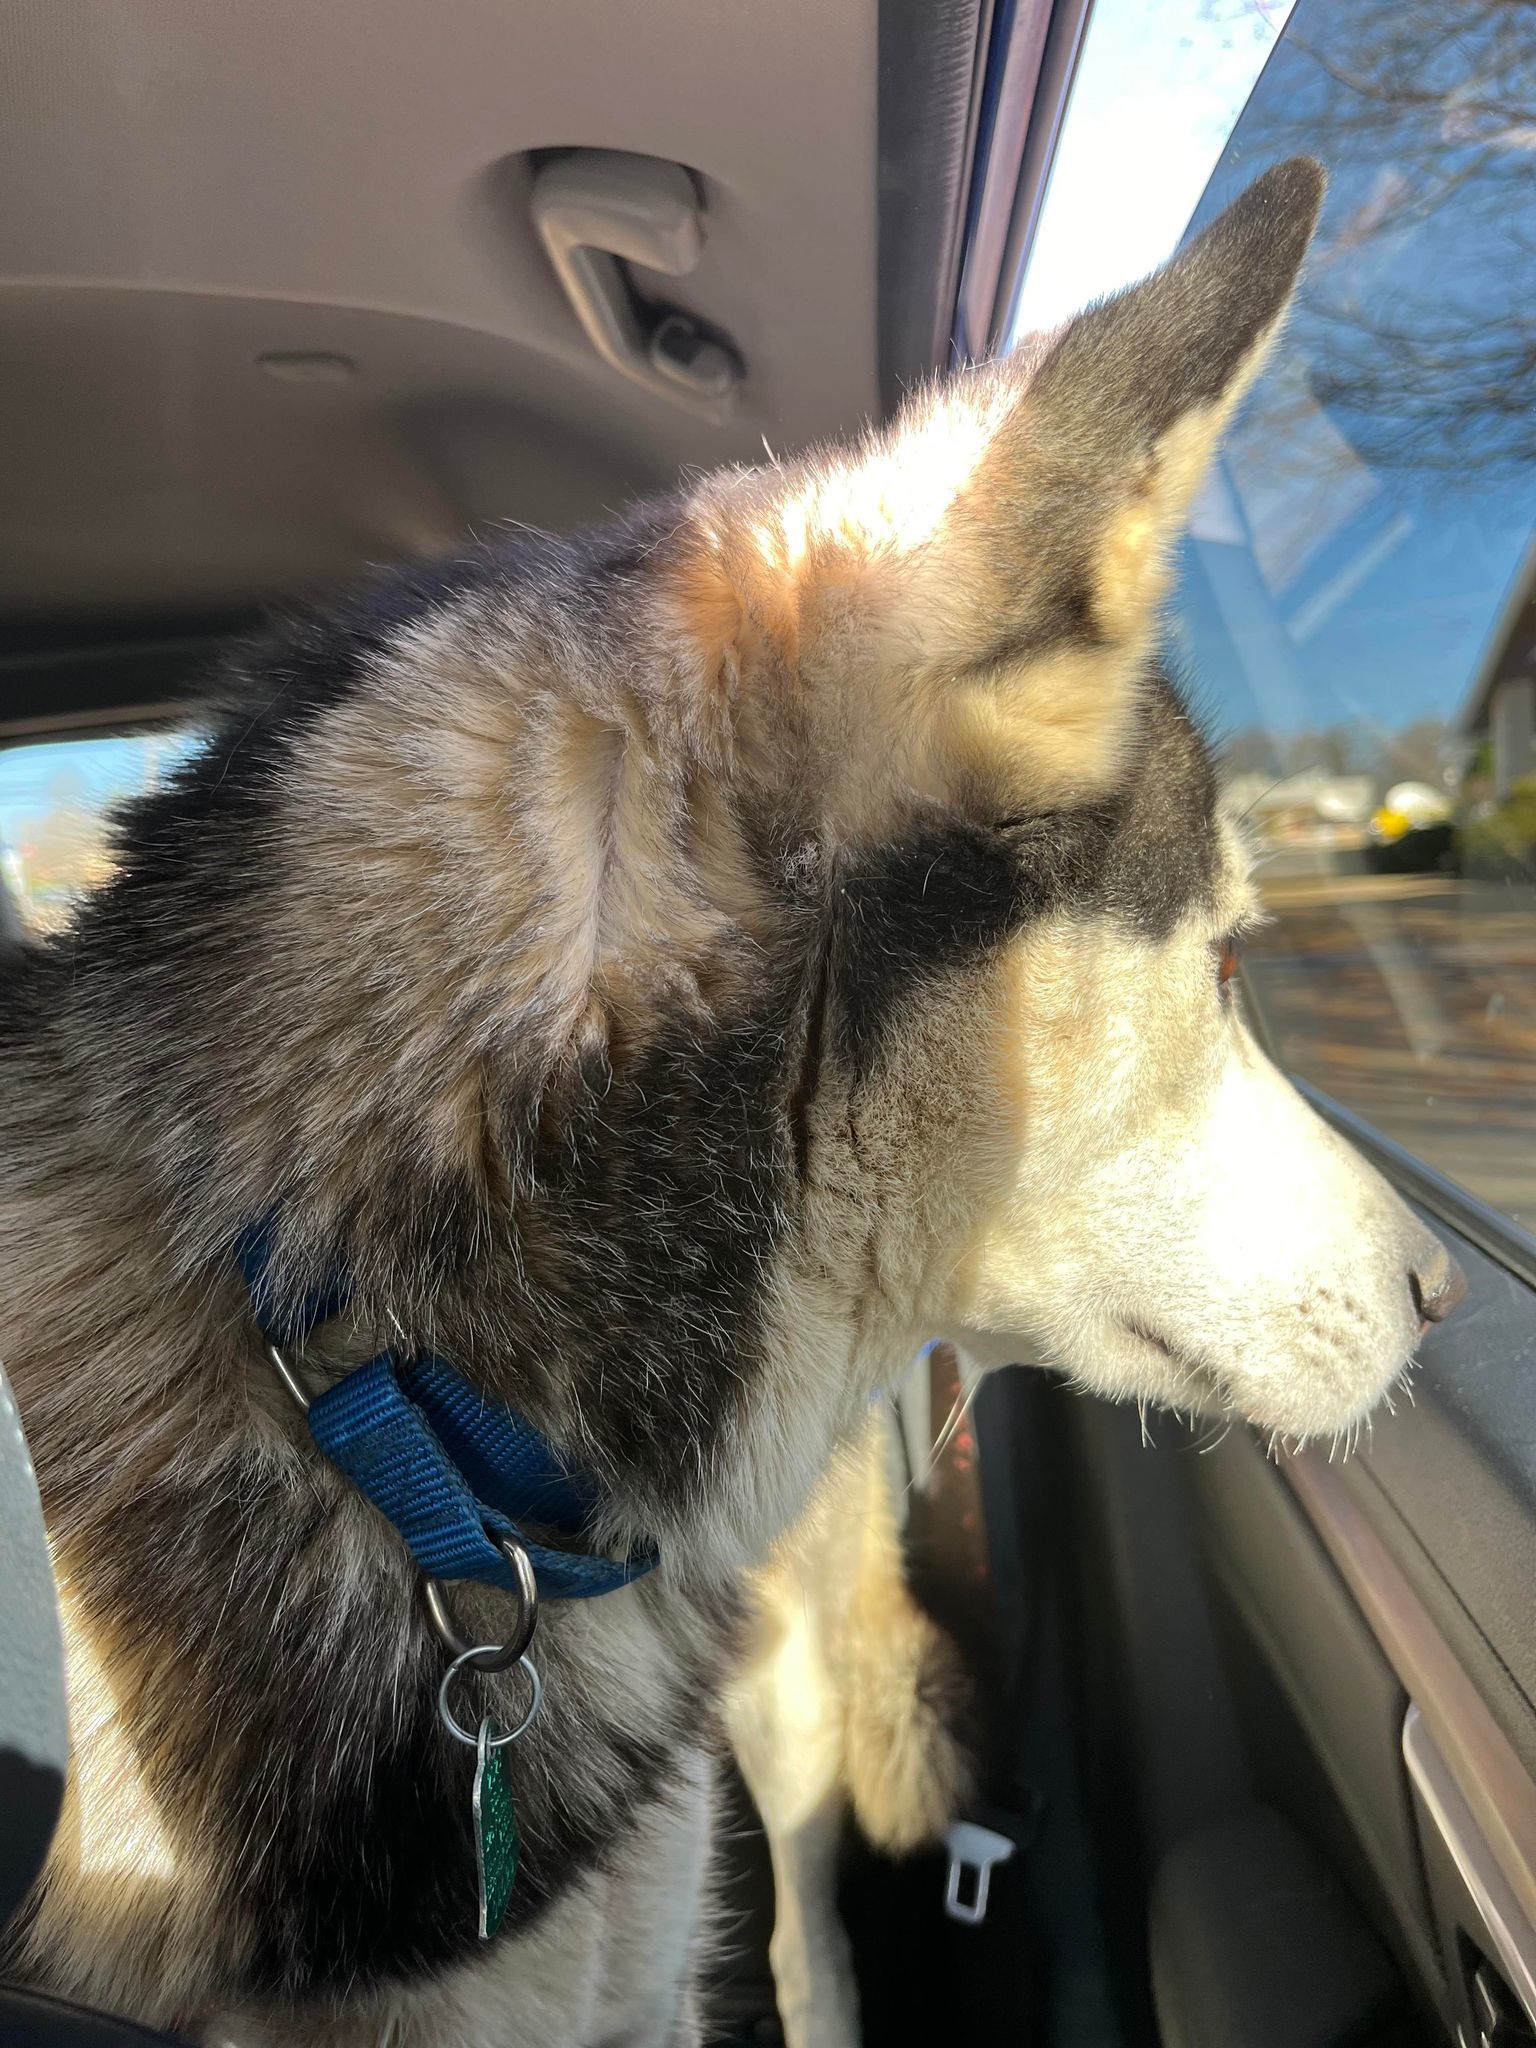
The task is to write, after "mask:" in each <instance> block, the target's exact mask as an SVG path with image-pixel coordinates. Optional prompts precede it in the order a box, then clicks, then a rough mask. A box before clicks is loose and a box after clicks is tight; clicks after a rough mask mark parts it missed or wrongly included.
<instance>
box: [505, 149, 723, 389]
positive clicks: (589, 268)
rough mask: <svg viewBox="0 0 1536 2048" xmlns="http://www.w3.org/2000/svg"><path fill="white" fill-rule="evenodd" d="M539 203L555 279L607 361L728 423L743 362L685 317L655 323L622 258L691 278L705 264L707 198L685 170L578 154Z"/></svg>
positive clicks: (553, 171)
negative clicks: (703, 202) (703, 201)
mask: <svg viewBox="0 0 1536 2048" xmlns="http://www.w3.org/2000/svg"><path fill="white" fill-rule="evenodd" d="M531 205H532V211H533V221H534V226H535V227H536V228H537V229H538V231H539V236H540V239H541V240H542V241H543V244H544V247H545V249H546V250H547V251H548V252H549V260H550V262H551V263H552V264H553V265H554V266H555V275H556V276H557V277H558V278H559V280H560V282H561V285H562V286H563V287H564V289H565V295H566V297H567V298H568V299H569V300H570V302H571V309H572V311H573V312H574V313H575V315H576V317H577V319H578V320H579V321H580V322H581V324H582V327H583V328H584V329H585V331H586V335H587V339H588V340H589V341H590V342H591V344H592V346H593V347H594V348H595V349H596V350H597V352H598V354H599V355H600V356H601V357H602V358H603V359H604V361H605V362H608V363H610V364H612V366H613V368H614V369H616V370H618V371H619V372H620V373H621V374H622V375H623V376H625V377H628V378H630V379H632V380H633V381H634V382H635V383H636V384H643V385H644V386H645V387H646V389H647V390H648V391H654V392H655V393H656V394H657V395H658V396H659V397H663V398H669V399H671V400H672V402H673V403H674V404H676V405H684V406H687V407H688V409H689V410H690V411H691V412H697V413H702V414H703V415H704V417H705V418H707V419H713V420H723V419H724V418H725V417H726V416H727V415H728V413H729V412H730V409H731V405H732V402H733V400H734V398H735V395H736V387H737V386H738V384H739V383H740V382H741V364H740V363H739V362H738V361H737V359H736V357H735V356H734V355H732V354H731V352H730V350H729V349H726V348H722V347H721V346H720V344H719V343H718V342H715V341H711V340H709V339H708V337H707V336H705V335H704V334H703V333H701V332H700V330H699V329H698V327H696V326H695V324H694V323H693V321H692V320H690V319H689V318H688V316H687V315H686V314H685V313H665V312H664V313H662V315H661V316H660V317H659V318H656V319H654V320H653V321H651V322H650V323H649V324H648V323H647V321H646V319H645V317H644V315H643V313H642V309H641V307H640V305H639V304H638V302H637V301H636V299H635V296H634V294H633V293H632V292H631V291H630V289H629V286H628V284H627V283H626V281H625V278H624V273H623V271H622V270H621V269H620V268H619V264H620V261H621V260H622V261H623V262H625V263H639V264H643V265H644V267H645V268H646V269H647V270H659V271H662V272H663V273H665V275H667V276H668V277H683V276H686V274H687V273H688V272H689V271H690V270H692V269H693V268H694V266H695V264H697V262H698V260H699V252H700V250H701V249H702V248H703V246H704V232H703V228H702V226H701V225H700V220H699V199H698V194H697V193H696V191H695V190H694V185H693V180H692V179H691V178H690V177H689V175H688V173H687V172H686V171H685V170H684V169H683V168H682V166H681V164H672V163H665V162H663V161H662V160H661V159H660V158H659V157H647V156H630V155H627V154H625V153H624V152H623V151H621V150H611V149H589V150H578V151H576V152H575V153H573V154H572V155H570V156H565V157H557V158H556V159H555V161H554V162H553V163H551V164H547V165H546V166H545V168H544V169H543V170H542V171H540V172H539V174H538V176H537V177H536V178H535V179H534V183H533V197H532V201H531Z"/></svg>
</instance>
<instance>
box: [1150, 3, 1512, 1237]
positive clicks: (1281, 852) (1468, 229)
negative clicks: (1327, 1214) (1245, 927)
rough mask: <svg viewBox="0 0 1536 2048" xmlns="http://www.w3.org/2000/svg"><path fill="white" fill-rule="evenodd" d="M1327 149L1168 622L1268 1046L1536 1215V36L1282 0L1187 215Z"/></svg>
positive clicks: (1403, 8)
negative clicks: (1281, 333) (1288, 306)
mask: <svg viewBox="0 0 1536 2048" xmlns="http://www.w3.org/2000/svg"><path fill="white" fill-rule="evenodd" d="M1297 150H1307V151H1310V152H1311V153H1313V154H1315V155H1317V156H1320V157H1321V158H1322V159H1323V160H1324V161H1325V162H1326V163H1327V165H1328V167H1329V171H1330V174H1331V178H1332V184H1331V189H1330V192H1329V197H1328V203H1327V208H1326V211H1325V213H1324V217H1323V225H1322V230H1321V233H1320V236H1319V240H1318V244H1317V248H1316V252H1315V254H1314V257H1313V260H1312V263H1311V266H1310V270H1309V273H1308V279H1307V282H1306V285H1305V286H1304V289H1303V293H1302V296H1301V299H1300V301H1299V303H1298V306H1297V310H1296V313H1295V315H1294V317H1293V319H1292V322H1291V325H1290V327H1289V329H1288V331H1287V334H1286V336H1285V339H1284V340H1283V342H1282V343H1281V345H1280V347H1279V349H1278V350H1277V352H1276V354H1275V357H1274V358H1273V360H1272V363H1271V366H1270V368H1269V370H1268V371H1267V373H1266V375H1265V377H1264V380H1263V382H1262V383H1261V385H1260V386H1259V388H1258V390H1257V391H1256V393H1255V395H1254V399H1253V402H1252V403H1251V404H1250V405H1249V407H1248V408H1247V410H1246V412H1245V413H1244V415H1243V417H1242V418H1241V420H1240V421H1239V422H1238V424H1237V427H1236V428H1235V430H1234V432H1233V435H1232V437H1231V440H1230V444H1229V447H1228V451H1227V454H1226V456H1225V457H1224V459H1223V461H1222V464H1221V466H1220V468H1219V471H1218V473H1217V475H1216V476H1215V478H1214V479H1213V481H1212V484H1211V487H1210V489H1209V490H1208V491H1207V492H1206V494H1205V496H1204V498H1203V500H1202V502H1201V504H1200V506H1199V507H1198V509H1197V514H1196V518H1195V520H1194V523H1193V528H1192V533H1191V538H1190V540H1189V542H1188V544H1187V547H1186V550H1185V558H1184V569H1183V579H1182V587H1181V590H1180V594H1179V603H1178V607H1177V609H1178V615H1179V622H1180V623H1179V630H1180V632H1181V634H1182V636H1183V638H1184V642H1185V648H1184V651H1185V652H1186V654H1187V656H1188V658H1189V661H1190V665H1191V667H1192V670H1193V672H1194V673H1195V675H1197V676H1198V678H1199V680H1200V685H1201V687H1202V689H1203V690H1204V692H1205V693H1206V695H1207V696H1208V697H1209V698H1211V699H1213V700H1214V701H1213V702H1212V704H1211V709H1212V710H1213V712H1214V713H1215V715H1216V720H1217V722H1218V723H1219V725H1220V726H1221V727H1222V729H1223V730H1224V731H1225V733H1226V735H1227V746H1226V754H1227V761H1228V768H1229V779H1230V783H1231V786H1232V794H1233V796H1234V798H1235V800H1236V802H1237V805H1238V807H1239V808H1240V809H1241V810H1243V811H1245V812H1246V814H1247V817H1248V821H1249V824H1250V827H1251V829H1252V831H1253V833H1254V835H1255V837H1256V839H1257V841H1258V842H1259V846H1260V849H1261V863H1262V864H1261V870H1260V878H1261V881H1262V884H1263V888H1264V894H1265V897H1266V900H1267V902H1268V905H1269V907H1270V909H1271V910H1272V911H1273V912H1274V914H1275V915H1274V922H1273V923H1272V924H1271V925H1269V926H1268V927H1267V928H1266V929H1265V930H1264V931H1262V932H1261V933H1259V934H1258V935H1256V937H1255V939H1254V942H1253V945H1252V947H1251V950H1250V954H1249V963H1248V987H1249V991H1250V995H1251V997H1252V999H1253V1001H1254V1002H1255V1004H1256V1005H1257V1007H1258V1008H1259V1010H1260V1012H1261V1014H1262V1018H1263V1022H1264V1024H1265V1026H1266V1028H1267V1032H1268V1035H1269V1037H1270V1039H1271V1041H1272V1042H1273V1044H1274V1046H1275V1049H1276V1051H1277V1053H1278V1054H1279V1056H1280V1058H1281V1059H1282V1061H1284V1062H1285V1063H1286V1064H1287V1065H1288V1066H1290V1067H1291V1068H1293V1069H1294V1070H1295V1071H1296V1072H1298V1073H1301V1074H1303V1075H1305V1076H1306V1077H1307V1078H1308V1079H1310V1080H1312V1081H1314V1082H1316V1083H1317V1084H1318V1085H1319V1086H1320V1087H1322V1088H1323V1089H1325V1090H1326V1091H1327V1092H1328V1093H1329V1094H1331V1095H1334V1096H1336V1097H1337V1098H1338V1099H1339V1100H1340V1101H1342V1102H1345V1103H1347V1104H1348V1105H1349V1106H1350V1107H1351V1108H1353V1109H1355V1110H1357V1111H1358V1112H1359V1113H1361V1114H1362V1115H1364V1116H1366V1117H1368V1118H1369V1119H1370V1120H1371V1121H1372V1122H1373V1123H1375V1124H1376V1125H1377V1126H1378V1127H1379V1128H1381V1129H1383V1130H1384V1131H1386V1132H1388V1133H1389V1134H1390V1135H1391V1136H1393V1137H1395V1138H1396V1139H1397V1140H1398V1141H1399V1142H1400V1143H1402V1144H1405V1145H1407V1146H1409V1147H1411V1148H1412V1149H1413V1150H1414V1151H1415V1152H1417V1153H1419V1154H1420V1155H1421V1156H1422V1157H1424V1158H1425V1159H1426V1160H1428V1161H1429V1163H1430V1164H1432V1165H1434V1166H1436V1167H1438V1168H1439V1169H1440V1170H1441V1171H1442V1172H1444V1173H1446V1174H1449V1175H1450V1176H1451V1177H1452V1178H1453V1179H1456V1180H1458V1181H1460V1182H1461V1183H1462V1184H1463V1185H1464V1186H1466V1187H1467V1188H1469V1189H1470V1190H1471V1191H1472V1192H1473V1193H1475V1194H1477V1195H1479V1196H1481V1197H1482V1198H1483V1199H1484V1200H1485V1201H1488V1202H1490V1203H1492V1204H1494V1205H1496V1206H1497V1207H1499V1208H1501V1209H1503V1210H1505V1211H1506V1212H1507V1213H1508V1214H1510V1215H1511V1216H1513V1217H1515V1218H1516V1219H1517V1220H1519V1221H1521V1222H1522V1223H1523V1224H1524V1225H1525V1226H1526V1227H1527V1228H1536V915H1533V912H1536V889H1533V882H1536V545H1533V528H1536V34H1533V28H1532V15H1531V9H1530V7H1529V5H1527V4H1526V0H1482V4H1477V0H1300V4H1299V5H1298V6H1297V8H1296V10H1295V13H1294V14H1293V16H1292V18H1291V21H1290V24H1289V27H1288V28H1287V31H1286V34H1285V36H1284V38H1283V39H1282V41H1281V43H1280V44H1279V46H1278V47H1277V49H1276V51H1275V54H1274V56H1273V57H1272V58H1271V60H1270V62H1269V65H1268V66H1267V68H1266V69H1265V72H1264V74H1263V77H1262V78H1261V80H1260V82H1259V85H1258V87H1257V89H1256V91H1255V93H1254V96H1253V99H1252V100H1251V101H1250V103H1249V105H1248V107H1247V109H1246V111H1245V113H1244V115H1243V118H1242V120H1241V121H1240V123H1239V124H1238V127H1237V129H1236V131H1235V133H1234V135H1233V138H1232V141H1231V143H1230V145H1229V146H1228V149H1227V152H1226V154H1225V156H1224V157H1223V159H1222V162H1221V165H1220V167H1219V169H1218V171H1217V173H1216V176H1215V177H1214V178H1213V179H1212V182H1211V185H1210V187H1209V188H1208V190H1207V192H1206V194H1205V196H1204V198H1203V199H1202V201H1201V205H1200V209H1199V212H1198V213H1197V215H1196V219H1195V224H1194V225H1195V226H1196V227H1198V226H1200V225H1202V224H1203V223H1204V221H1205V220H1206V219H1208V218H1209V217H1210V216H1211V215H1212V214H1214V213H1215V212H1217V211H1218V210H1219V209H1220V207H1221V206H1223V205H1224V204H1225V203H1226V201H1227V200H1228V199H1229V198H1231V197H1232V196H1233V194H1234V193H1235V192H1236V191H1237V190H1238V189H1240V188H1241V186H1242V185H1244V184H1246V183H1247V181H1248V179H1249V178H1250V177H1251V176H1252V175H1253V174H1254V172H1255V171H1256V170H1258V169H1260V168H1262V166H1263V165H1265V164H1266V163H1269V162H1271V161H1273V160H1275V159H1276V158H1278V157H1281V156H1284V155H1288V154H1291V153H1293V152H1294V151H1297Z"/></svg>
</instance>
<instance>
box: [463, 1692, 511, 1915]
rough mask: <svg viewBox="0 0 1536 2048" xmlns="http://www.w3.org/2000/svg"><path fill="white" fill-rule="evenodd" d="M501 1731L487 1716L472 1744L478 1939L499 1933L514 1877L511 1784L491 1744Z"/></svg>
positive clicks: (505, 1769) (499, 1755) (504, 1766)
mask: <svg viewBox="0 0 1536 2048" xmlns="http://www.w3.org/2000/svg"><path fill="white" fill-rule="evenodd" d="M500 1734H501V1730H500V1729H499V1728H498V1727H497V1725H496V1723H495V1722H494V1721H493V1720H492V1719H491V1718H490V1716H489V1715H487V1716H486V1718H485V1719H484V1720H483V1721H482V1722H481V1723H480V1737H479V1740H478V1742H477V1743H476V1745H475V1748H476V1761H475V1798H474V1810H475V1867H476V1870H477V1871H478V1873H479V1877H480V1939H481V1940H482V1941H490V1940H491V1939H492V1938H493V1936H495V1935H497V1934H499V1933H500V1932H501V1923H502V1921H503V1920H505V1919H506V1917H507V1901H508V1900H509V1899H510V1898H511V1896H512V1881H513V1879H514V1878H515V1877H516V1876H517V1851H518V1839H517V1821H516V1818H515V1817H514V1815H513V1812H512V1787H511V1786H510V1785H509V1784H508V1782H507V1767H506V1765H505V1764H504V1763H503V1761H502V1756H501V1751H500V1750H499V1749H493V1748H492V1747H491V1745H492V1743H493V1742H495V1741H496V1739H497V1737H498V1736H499V1735H500Z"/></svg>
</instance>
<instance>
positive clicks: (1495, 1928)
mask: <svg viewBox="0 0 1536 2048" xmlns="http://www.w3.org/2000/svg"><path fill="white" fill-rule="evenodd" d="M1403 1761H1404V1763H1406V1764H1407V1766H1408V1775H1409V1777H1411V1778H1412V1780H1413V1782H1414V1785H1415V1786H1416V1788H1417V1790H1418V1794H1419V1798H1420V1799H1421V1801H1422V1802H1423V1805H1424V1809H1425V1811H1426V1812H1427V1813H1428V1815H1429V1817H1430V1819H1431V1820H1432V1821H1433V1822H1434V1824H1435V1827H1436V1830H1437V1831H1438V1833H1439V1836H1440V1839H1441V1841H1442V1842H1444V1844H1445V1847H1446V1851H1447V1853H1448V1854H1449V1856H1450V1858H1451V1861H1452V1862H1453V1863H1454V1864H1455V1865H1456V1869H1457V1873H1458V1875H1459V1876H1460V1878H1461V1881H1462V1883H1463V1884H1464V1885H1465V1886H1466V1889H1467V1893H1468V1895H1469V1897H1470V1898H1471V1900H1472V1902H1473V1904H1474V1905H1475V1906H1476V1908H1477V1912H1478V1917H1479V1919H1480V1920H1481V1921H1482V1923H1483V1927H1484V1929H1485V1930H1486V1932H1487V1935H1488V1939H1489V1941H1490V1942H1491V1943H1492V1944H1493V1949H1494V1953H1495V1954H1496V1956H1497V1957H1498V1960H1499V1964H1500V1967H1501V1968H1502V1970H1503V1972H1504V1976H1505V1980H1506V1982H1507V1983H1508V1985H1509V1988H1510V1989H1511V1990H1512V1991H1513V1992H1514V1994H1515V1996H1516V1997H1517V1998H1518V1999H1519V2001H1520V2003H1521V2005H1522V2007H1523V2008H1524V2010H1525V2014H1526V2017H1527V2019H1529V2020H1530V2022H1531V2024H1532V2026H1536V1927H1533V1926H1532V1925H1531V1922H1530V1920H1529V1919H1528V1917H1527V1916H1526V1914H1525V1913H1524V1912H1522V1910H1521V1907H1520V1902H1519V1900H1518V1899H1517V1898H1516V1897H1515V1895H1514V1893H1513V1891H1512V1890H1511V1889H1510V1887H1509V1885H1508V1883H1507V1882H1506V1880H1505V1877H1504V1873H1503V1871H1502V1870H1501V1869H1500V1868H1499V1864H1498V1859H1497V1858H1496V1857H1495V1856H1494V1854H1493V1851H1492V1849H1491V1848H1490V1847H1489V1845H1488V1838H1487V1836H1486V1835H1485V1834H1484V1833H1483V1831H1482V1829H1481V1828H1480V1827H1479V1826H1478V1824H1477V1822H1476V1820H1474V1818H1473V1816H1472V1812H1471V1809H1470V1808H1469V1807H1468V1805H1467V1802H1466V1801H1465V1799H1463V1798H1462V1796H1461V1789H1460V1787H1459V1786H1458V1785H1457V1783H1456V1780H1455V1778H1454V1777H1453V1776H1452V1774H1451V1771H1450V1768H1449V1766H1448V1765H1447V1763H1446V1761H1445V1758H1444V1757H1443V1756H1442V1755H1441V1754H1440V1750H1439V1747H1438V1745H1437V1744H1436V1742H1435V1738H1434V1737H1433V1735H1431V1734H1430V1732H1429V1724H1428V1722H1427V1721H1426V1720H1425V1719H1424V1715H1423V1713H1422V1712H1421V1710H1420V1709H1419V1707H1418V1706H1417V1705H1416V1704H1415V1703H1413V1702H1410V1703H1409V1707H1408V1712H1407V1713H1406V1714H1405V1715H1404V1717H1403Z"/></svg>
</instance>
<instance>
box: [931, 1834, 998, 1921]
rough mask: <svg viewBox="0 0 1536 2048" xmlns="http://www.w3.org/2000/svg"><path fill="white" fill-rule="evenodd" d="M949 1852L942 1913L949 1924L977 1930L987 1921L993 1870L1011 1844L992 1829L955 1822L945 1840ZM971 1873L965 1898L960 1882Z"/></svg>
mask: <svg viewBox="0 0 1536 2048" xmlns="http://www.w3.org/2000/svg"><path fill="white" fill-rule="evenodd" d="M944 1846H945V1847H946V1848H947V1849H948V1851H949V1875H948V1877H947V1879H946V1880H945V1884H944V1910H945V1912H946V1913H947V1914H948V1915H949V1917H950V1919H951V1920H959V1921H961V1922H963V1924H964V1925H965V1926H967V1927H979V1926H980V1925H981V1923H982V1921H983V1920H985V1919H986V1917H987V1893H988V1891H989V1890H990V1889H991V1885H992V1867H993V1865H994V1864H997V1863H1006V1862H1007V1861H1008V1858H1009V1857H1010V1856H1011V1855H1012V1854H1013V1844H1012V1842H1010V1841H1009V1839H1008V1837H1007V1836H1006V1835H1000V1834H998V1833H997V1832H996V1830H995V1829H993V1828H984V1827H979V1826H978V1825H977V1823H976V1822H975V1821H973V1820H957V1821H955V1822H954V1824H953V1825H952V1826H951V1828H950V1830H949V1833H948V1834H947V1835H946V1836H945V1837H944ZM967 1871H969V1872H971V1881H970V1883H969V1885H968V1886H967V1887H966V1896H965V1897H964V1898H962V1897H961V1895H960V1880H961V1878H962V1877H963V1876H964V1874H965V1873H966V1872H967Z"/></svg>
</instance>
